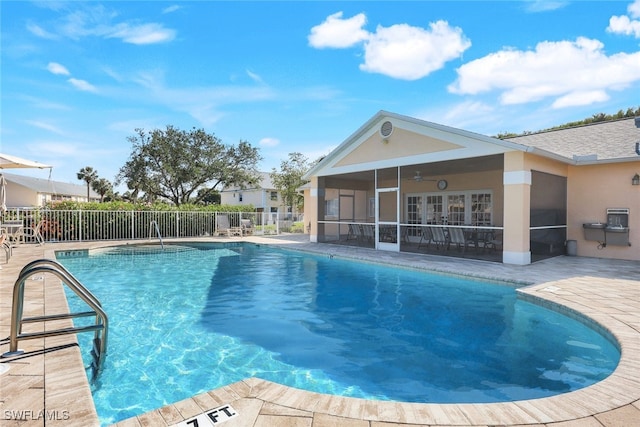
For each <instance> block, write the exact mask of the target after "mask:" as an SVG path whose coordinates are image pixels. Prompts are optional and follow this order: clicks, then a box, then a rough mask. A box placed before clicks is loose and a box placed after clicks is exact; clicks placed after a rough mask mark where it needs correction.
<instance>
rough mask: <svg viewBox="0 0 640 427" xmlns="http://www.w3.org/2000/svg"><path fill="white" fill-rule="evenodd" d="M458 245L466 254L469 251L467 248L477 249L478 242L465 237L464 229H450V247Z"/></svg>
mask: <svg viewBox="0 0 640 427" xmlns="http://www.w3.org/2000/svg"><path fill="white" fill-rule="evenodd" d="M452 243H453V244H454V245H456V247H457V248H458V250H460V249H462V253H463V254H464V253H465V252H466V251H467V246H473V247H474V248H475V247H476V241H475V240H474V239H468V238H467V237H466V236H465V235H464V231H463V230H462V228H457V227H450V228H449V245H451V244H452ZM447 248H448V246H447Z"/></svg>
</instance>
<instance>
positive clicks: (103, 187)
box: [91, 178, 113, 203]
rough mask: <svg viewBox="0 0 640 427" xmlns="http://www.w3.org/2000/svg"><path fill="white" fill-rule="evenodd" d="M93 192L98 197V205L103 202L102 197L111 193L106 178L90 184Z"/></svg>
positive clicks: (111, 187) (111, 190)
mask: <svg viewBox="0 0 640 427" xmlns="http://www.w3.org/2000/svg"><path fill="white" fill-rule="evenodd" d="M91 188H93V191H95V192H96V193H98V194H99V195H100V203H102V202H103V201H104V195H105V194H108V193H112V192H113V186H112V185H111V183H110V182H109V180H108V179H106V178H98V179H96V180H95V181H93V182H92V183H91Z"/></svg>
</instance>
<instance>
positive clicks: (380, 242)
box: [304, 111, 640, 265]
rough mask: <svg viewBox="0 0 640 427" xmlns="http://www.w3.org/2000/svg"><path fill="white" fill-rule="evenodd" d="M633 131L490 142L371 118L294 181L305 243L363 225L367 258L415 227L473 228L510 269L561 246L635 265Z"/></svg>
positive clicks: (383, 116)
mask: <svg viewBox="0 0 640 427" xmlns="http://www.w3.org/2000/svg"><path fill="white" fill-rule="evenodd" d="M638 127H640V118H635V119H634V118H628V119H621V120H616V121H608V122H599V123H594V124H591V125H585V126H579V127H574V128H568V129H562V130H555V131H547V132H540V133H536V134H530V135H525V136H520V137H514V138H510V139H508V140H500V139H496V138H492V137H488V136H484V135H480V134H476V133H472V132H468V131H465V130H461V129H456V128H452V127H448V126H443V125H439V124H436V123H431V122H427V121H423V120H419V119H415V118H411V117H407V116H402V115H398V114H394V113H390V112H386V111H380V112H379V113H377V114H376V115H375V116H373V117H372V118H371V119H370V120H369V121H367V122H366V123H365V124H364V125H362V126H361V127H360V128H359V129H358V130H357V131H356V132H355V133H353V134H352V135H351V136H350V137H349V138H347V139H346V140H345V141H344V142H343V143H342V144H340V145H339V146H338V147H337V148H336V149H335V150H333V151H332V152H331V153H330V154H329V155H327V156H326V157H325V158H324V159H323V160H322V161H321V162H319V163H318V164H317V165H315V166H314V167H313V168H312V169H311V170H310V171H309V172H308V173H307V174H306V175H305V176H304V178H305V179H309V180H310V181H311V182H310V186H309V188H308V189H306V190H305V203H304V206H305V222H309V224H310V240H311V241H314V242H332V241H337V240H342V241H345V240H348V239H349V236H350V235H351V233H352V232H353V230H355V227H356V226H358V227H360V229H363V227H365V226H366V228H367V229H368V228H370V229H371V230H374V232H375V233H374V234H373V240H374V247H375V248H376V249H378V250H390V251H400V250H403V249H402V248H403V246H402V245H403V244H407V243H410V242H417V241H418V239H419V238H421V236H422V234H420V233H422V230H424V229H432V230H433V229H436V228H442V229H445V227H449V228H457V227H460V228H462V227H474V228H475V229H479V230H489V231H491V232H492V233H499V235H500V238H499V241H497V242H494V243H497V244H498V246H499V250H500V251H502V262H503V263H508V264H519V265H525V264H530V263H531V261H532V254H533V255H534V258H535V255H536V254H546V255H548V256H553V255H559V254H564V253H565V244H569V243H570V244H571V247H572V250H574V251H575V253H572V254H571V255H574V254H575V255H579V256H589V257H599V258H615V259H626V260H640V250H638V247H640V185H639V184H640V183H639V181H640V178H639V177H638V174H639V173H640V148H639V146H638V143H640V129H639V128H638ZM607 223H608V226H607V225H606V224H607ZM452 234H453V233H452ZM567 248H569V246H568V245H567Z"/></svg>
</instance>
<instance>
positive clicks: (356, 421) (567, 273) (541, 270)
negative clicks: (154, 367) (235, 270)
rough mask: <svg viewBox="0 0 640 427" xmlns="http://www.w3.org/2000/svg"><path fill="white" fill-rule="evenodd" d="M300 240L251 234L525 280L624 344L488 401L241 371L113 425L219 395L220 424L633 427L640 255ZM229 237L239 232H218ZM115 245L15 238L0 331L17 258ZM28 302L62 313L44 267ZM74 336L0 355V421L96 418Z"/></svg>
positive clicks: (135, 422)
mask: <svg viewBox="0 0 640 427" xmlns="http://www.w3.org/2000/svg"><path fill="white" fill-rule="evenodd" d="M306 238H307V236H281V237H272V238H259V237H251V238H249V239H248V240H251V241H255V242H256V243H261V244H278V245H286V246H288V247H292V248H295V249H299V250H306V251H313V252H320V253H324V254H327V255H329V254H330V255H333V256H336V257H349V258H355V259H361V260H371V261H376V262H389V263H393V264H396V265H402V266H406V267H411V268H422V269H429V270H435V271H438V272H442V273H451V274H465V275H470V276H474V277H482V278H489V279H497V280H506V281H515V282H519V283H527V284H531V285H532V286H529V287H527V288H526V289H524V290H523V297H525V298H530V299H534V300H537V301H539V302H542V303H544V304H548V305H550V306H553V307H555V308H558V307H560V306H561V307H562V308H559V309H561V310H564V311H565V312H566V313H568V314H570V315H577V316H579V315H578V314H577V313H581V314H584V315H586V316H588V317H589V319H591V320H589V321H591V322H595V323H597V324H599V325H601V326H602V327H604V328H605V329H606V330H608V331H609V332H610V333H611V334H612V335H613V336H614V337H615V338H616V339H617V340H618V341H619V343H620V345H621V348H622V358H621V361H620V364H619V366H618V368H617V369H616V371H615V372H614V373H613V374H612V375H611V376H610V377H609V378H607V379H606V380H604V381H602V382H600V383H598V384H595V385H593V386H591V387H588V388H585V389H582V390H578V391H575V392H571V393H567V394H563V395H559V396H554V397H550V398H544V399H537V400H528V401H518V402H508V403H496V404H417V403H411V404H408V403H395V402H375V401H366V400H360V399H353V398H343V397H337V396H329V395H321V394H317V393H311V392H306V391H300V390H296V389H292V388H289V387H285V386H281V385H278V384H274V383H270V382H267V381H263V380H260V379H256V378H249V379H246V380H244V381H241V382H238V383H235V384H231V385H229V386H226V387H222V388H220V389H217V390H212V391H210V392H208V393H203V394H201V395H198V396H194V397H192V398H190V399H186V400H184V401H182V402H176V403H174V404H172V405H169V406H166V407H164V408H159V409H158V410H155V411H152V412H150V413H147V414H144V415H140V416H138V417H135V418H131V419H128V420H125V421H122V422H120V423H118V424H117V426H119V427H123V426H124V427H129V426H170V425H176V424H178V425H195V424H193V423H191V424H186V423H185V422H184V420H189V419H191V418H192V417H196V416H198V415H200V414H205V413H207V412H211V411H212V410H214V409H216V408H222V407H224V406H226V405H229V407H228V408H226V412H225V409H220V411H219V412H218V418H216V419H217V420H218V423H221V421H222V420H223V419H224V418H225V416H228V415H229V414H230V413H233V414H235V415H234V416H233V417H232V418H230V419H228V420H226V421H224V423H223V424H224V425H225V426H229V427H232V426H313V427H323V426H362V427H365V426H367V427H391V426H418V425H419V426H493V425H501V426H502V425H509V426H524V425H527V426H554V427H583V426H586V427H590V426H594V427H595V426H605V427H613V426H624V427H629V426H640V263H638V262H629V261H606V260H599V259H591V258H578V257H558V258H553V259H548V260H545V261H541V262H539V263H536V264H533V265H530V266H507V265H502V264H498V263H491V262H483V261H474V260H461V259H455V258H445V257H434V256H425V255H418V254H406V253H402V254H397V253H388V252H375V251H372V250H368V249H360V248H353V247H344V246H338V245H326V244H324V245H319V244H312V243H308V242H305V241H306ZM229 239H234V240H237V239H238V238H235V237H233V238H222V239H219V240H223V241H229ZM212 240H216V239H212ZM113 244H117V242H110V243H107V244H105V243H102V244H96V243H82V244H73V245H72V244H49V243H47V244H46V245H45V246H35V245H21V246H19V247H18V248H16V249H15V250H14V256H13V258H12V259H11V260H10V262H9V263H8V264H2V263H1V262H0V266H1V267H2V270H0V337H2V338H4V337H7V336H8V335H9V323H10V312H11V292H12V287H13V283H14V282H15V280H16V278H17V276H18V274H19V271H20V269H21V268H22V267H23V266H24V265H25V264H26V263H28V262H29V261H31V260H33V259H38V258H43V257H45V258H53V257H54V256H53V251H54V250H59V249H74V248H90V247H98V246H105V245H113ZM3 261H4V260H3ZM25 301H27V303H26V304H25V316H33V315H39V314H43V313H48V314H52V313H60V312H61V311H64V310H65V309H66V302H65V300H64V297H63V292H62V289H61V286H60V285H59V283H56V280H55V278H53V277H49V276H40V277H38V276H36V277H34V278H33V280H29V283H27V287H26V298H25ZM60 322H63V321H59V322H58V323H60ZM49 323H54V322H49ZM34 326H35V325H34ZM29 327H30V328H33V326H29ZM58 327H60V325H53V324H51V325H50V324H47V328H58ZM25 330H27V329H26V327H25ZM74 344H75V339H74V338H73V337H68V336H67V337H64V336H63V337H54V338H47V339H37V340H31V341H23V342H22V343H21V345H20V348H23V349H24V350H26V353H25V354H24V355H23V356H19V357H17V358H14V359H0V365H1V366H9V370H8V372H6V373H4V374H0V409H1V413H0V420H1V422H0V425H2V426H3V427H4V426H45V425H46V426H57V425H60V426H82V427H85V426H94V425H98V419H97V415H96V412H95V409H94V407H93V402H92V400H91V395H90V392H89V386H88V383H87V380H86V375H85V373H84V369H83V368H82V362H81V359H80V354H79V350H78V348H77V346H75V345H74ZM8 349H9V344H8V341H7V340H2V341H0V353H4V352H5V351H8ZM204 417H205V418H206V416H204ZM198 419H199V420H202V419H203V417H202V416H201V417H199V418H198ZM211 425H214V424H211ZM215 425H217V424H215ZM200 426H202V424H200Z"/></svg>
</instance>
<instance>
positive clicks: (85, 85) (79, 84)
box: [67, 77, 98, 92]
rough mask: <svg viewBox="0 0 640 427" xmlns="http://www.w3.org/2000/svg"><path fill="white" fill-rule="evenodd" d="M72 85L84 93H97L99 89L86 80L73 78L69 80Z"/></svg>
mask: <svg viewBox="0 0 640 427" xmlns="http://www.w3.org/2000/svg"><path fill="white" fill-rule="evenodd" d="M67 81H68V82H69V83H71V84H72V85H73V86H74V87H75V88H76V89H80V90H81V91H83V92H97V91H98V89H96V87H95V86H94V85H92V84H91V83H89V82H87V81H86V80H80V79H74V78H73V77H72V78H70V79H69V80H67Z"/></svg>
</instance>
